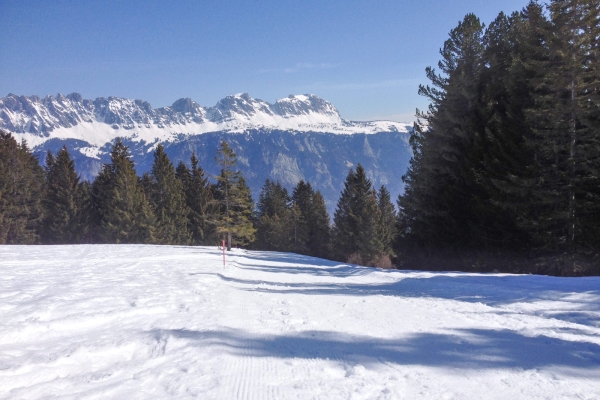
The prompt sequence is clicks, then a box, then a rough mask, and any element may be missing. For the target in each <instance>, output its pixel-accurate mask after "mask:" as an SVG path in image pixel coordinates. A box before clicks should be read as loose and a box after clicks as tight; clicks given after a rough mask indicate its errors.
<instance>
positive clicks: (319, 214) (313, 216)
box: [307, 190, 331, 258]
mask: <svg viewBox="0 0 600 400" xmlns="http://www.w3.org/2000/svg"><path fill="white" fill-rule="evenodd" d="M307 245H308V249H309V254H310V255H311V256H315V257H320V258H330V257H331V227H330V220H329V213H328V212H327V206H326V205H325V199H324V198H323V195H322V194H321V192H319V191H318V190H317V191H316V192H315V193H314V195H313V197H312V201H311V213H310V220H309V237H308V243H307Z"/></svg>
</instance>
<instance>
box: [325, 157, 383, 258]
mask: <svg viewBox="0 0 600 400" xmlns="http://www.w3.org/2000/svg"><path fill="white" fill-rule="evenodd" d="M333 221H334V226H333V240H332V246H333V252H334V256H335V257H336V258H337V259H339V260H342V261H346V260H350V259H352V260H354V261H356V262H358V263H363V264H371V263H372V262H373V261H374V260H375V259H376V258H378V257H379V256H381V253H382V245H381V241H380V240H379V239H380V237H379V235H378V234H377V232H378V230H379V226H378V224H379V210H378V208H377V196H376V194H375V191H374V190H373V188H372V184H371V181H370V180H369V179H368V178H367V175H366V172H365V170H364V168H363V167H362V166H361V165H360V164H358V166H357V167H356V172H355V171H354V170H352V169H351V170H350V172H349V173H348V176H347V177H346V182H345V183H344V190H343V191H342V194H341V196H340V199H339V200H338V204H337V209H336V211H335V215H334V219H333Z"/></svg>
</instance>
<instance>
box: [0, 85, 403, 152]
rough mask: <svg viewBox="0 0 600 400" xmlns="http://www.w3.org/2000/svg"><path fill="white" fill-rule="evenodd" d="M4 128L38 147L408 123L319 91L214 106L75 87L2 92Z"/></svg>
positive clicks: (244, 97)
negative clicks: (95, 94) (360, 112)
mask: <svg viewBox="0 0 600 400" xmlns="http://www.w3.org/2000/svg"><path fill="white" fill-rule="evenodd" d="M0 129H5V130H8V131H10V132H12V133H13V134H15V135H16V136H18V137H21V138H23V139H26V140H27V142H28V143H29V144H30V145H31V146H34V147H35V146H39V145H40V144H42V143H44V142H45V141H47V140H48V139H52V138H54V139H76V140H83V141H85V142H87V143H89V144H90V146H92V147H101V146H103V145H105V144H106V143H109V142H111V141H112V140H114V138H116V137H123V138H130V139H131V140H133V141H145V142H146V143H150V142H155V141H157V140H158V141H160V142H164V141H173V140H181V137H180V135H182V134H183V135H198V134H203V133H207V132H244V131H246V130H249V129H278V130H292V131H296V132H327V133H339V134H352V133H367V134H372V133H377V132H406V131H407V124H402V123H398V122H392V121H375V122H353V121H346V120H344V119H342V118H341V117H340V114H339V113H338V111H337V109H336V108H335V107H334V106H333V105H332V104H331V103H330V102H328V101H326V100H323V99H321V98H320V97H318V96H315V95H295V96H294V95H290V96H289V97H287V98H284V99H279V100H277V101H276V102H275V104H270V103H267V102H265V101H262V100H258V99H253V98H252V97H250V96H249V95H248V94H247V93H242V94H236V95H233V96H227V97H225V98H224V99H222V100H220V101H219V102H218V103H217V104H216V105H215V106H214V107H202V106H200V105H199V104H198V103H196V102H194V101H193V100H191V99H179V100H177V101H176V102H175V103H173V105H172V106H170V107H162V108H156V109H154V108H152V106H151V105H150V104H149V103H148V102H145V101H142V100H129V99H123V98H119V97H108V98H103V97H100V98H97V99H96V100H86V99H83V98H82V97H81V95H79V94H78V93H71V94H69V95H67V96H64V95H62V94H58V95H57V96H56V97H53V96H46V97H44V98H43V99H42V98H39V97H37V96H29V97H27V96H17V95H14V94H9V95H8V96H7V97H3V98H0Z"/></svg>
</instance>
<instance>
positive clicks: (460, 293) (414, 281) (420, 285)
mask: <svg viewBox="0 0 600 400" xmlns="http://www.w3.org/2000/svg"><path fill="white" fill-rule="evenodd" d="M241 268H245V269H256V270H261V271H270V270H271V269H273V270H279V269H280V268H281V267H264V266H262V265H255V266H252V265H250V266H243V267H241ZM290 268H291V269H296V270H299V271H303V272H302V273H305V274H309V275H318V276H323V275H327V276H330V277H337V278H345V277H349V276H354V274H353V272H352V271H353V270H358V272H359V273H361V274H363V273H364V274H368V273H369V271H373V270H372V269H369V268H360V269H355V268H352V267H346V266H344V265H342V266H340V267H339V268H340V269H339V270H338V269H336V268H330V269H326V270H323V269H319V268H315V270H316V271H313V269H311V268H307V267H290ZM348 270H350V272H348ZM299 273H300V272H299ZM395 273H396V274H398V275H399V276H398V277H397V279H398V280H397V281H394V282H385V283H381V282H377V283H372V282H371V283H369V282H367V283H356V282H343V281H342V282H339V283H338V282H324V283H313V282H276V281H267V280H254V279H241V278H235V277H231V276H225V275H222V274H218V276H219V277H220V278H221V279H223V280H225V281H229V282H234V283H238V284H241V285H244V286H245V287H244V286H242V287H241V288H240V290H247V291H254V292H264V293H278V294H302V295H327V296H330V295H334V296H335V295H344V296H378V295H382V296H400V297H431V298H441V299H447V300H457V301H464V302H470V303H482V304H486V305H488V306H503V305H509V304H512V303H517V302H534V301H549V302H552V301H560V302H562V304H561V305H559V306H557V307H558V308H554V306H553V305H552V304H551V303H548V304H547V305H546V306H544V307H543V310H540V311H539V314H540V315H544V316H545V317H550V318H556V319H560V320H564V321H568V322H574V323H579V324H584V325H588V326H597V327H600V290H599V289H598V288H599V287H600V278H598V277H586V278H556V277H548V276H538V275H483V274H457V273H436V274H432V275H428V276H420V277H419V276H417V277H415V276H409V274H408V273H404V272H401V271H396V272H395ZM402 275H404V276H402ZM395 276H396V275H395ZM564 303H567V304H568V303H571V304H570V305H568V306H565V304H564Z"/></svg>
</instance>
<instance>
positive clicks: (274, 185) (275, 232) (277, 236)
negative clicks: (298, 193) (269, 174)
mask: <svg viewBox="0 0 600 400" xmlns="http://www.w3.org/2000/svg"><path fill="white" fill-rule="evenodd" d="M290 202H291V199H290V196H289V193H288V191H287V189H286V188H284V187H283V186H281V184H280V183H279V182H272V181H270V180H269V179H267V180H266V182H265V184H264V185H263V188H262V190H261V192H260V195H259V198H258V207H257V208H258V209H257V226H256V227H257V230H256V244H255V245H256V246H257V247H258V248H259V249H262V250H271V251H290V247H291V239H290V232H289V230H290V222H291V221H290V220H291V216H290V208H289V207H290Z"/></svg>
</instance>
